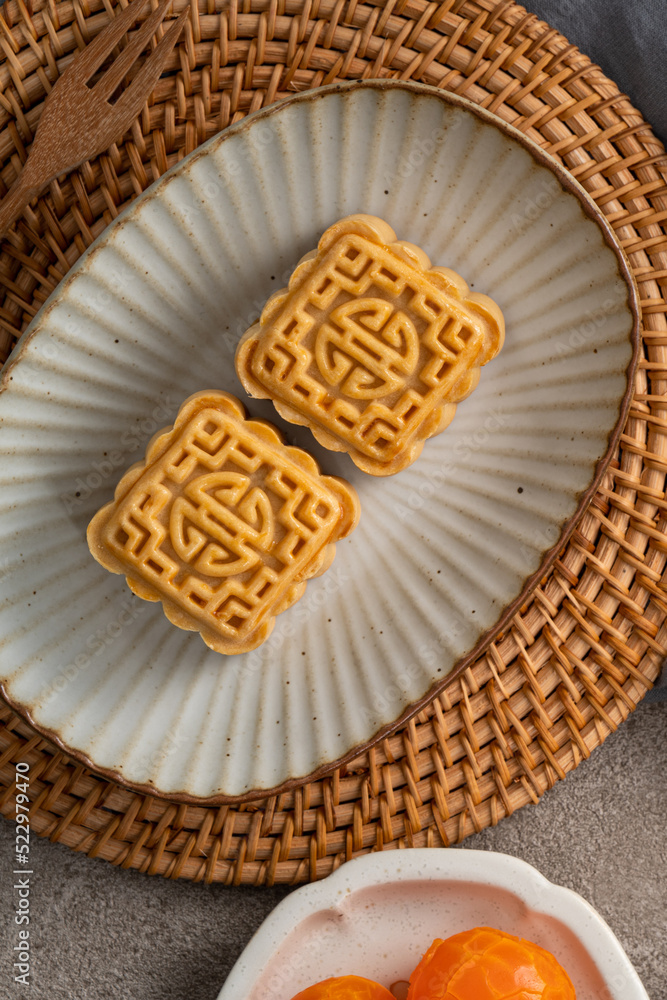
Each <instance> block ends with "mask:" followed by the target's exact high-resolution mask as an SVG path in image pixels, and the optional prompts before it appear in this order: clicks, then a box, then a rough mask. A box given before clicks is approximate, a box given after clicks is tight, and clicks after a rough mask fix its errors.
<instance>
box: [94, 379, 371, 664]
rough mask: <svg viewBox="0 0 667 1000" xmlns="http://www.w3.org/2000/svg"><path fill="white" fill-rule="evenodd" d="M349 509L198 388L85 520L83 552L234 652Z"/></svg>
mask: <svg viewBox="0 0 667 1000" xmlns="http://www.w3.org/2000/svg"><path fill="white" fill-rule="evenodd" d="M358 518H359V503H358V500H357V496H356V493H355V491H354V490H353V489H352V487H351V486H349V485H348V483H346V482H345V481H344V480H342V479H338V478H336V477H333V476H323V475H321V474H320V470H319V467H318V465H317V463H316V461H315V459H314V458H312V457H311V456H310V455H308V454H307V453H306V452H305V451H302V450H301V449H299V448H292V447H288V446H286V445H285V444H283V442H282V438H281V436H280V434H279V433H278V431H277V430H276V428H275V427H273V426H272V425H271V424H268V423H265V422H264V421H258V420H248V419H246V416H245V411H244V408H243V406H242V404H241V403H240V402H239V400H238V399H236V398H235V397H234V396H231V395H229V394H228V393H225V392H216V391H205V392H198V393H196V394H195V395H194V396H190V398H189V399H187V400H186V401H185V403H184V404H183V405H182V406H181V408H180V410H179V412H178V416H177V418H176V421H175V423H174V424H173V426H172V427H167V428H165V429H164V430H163V431H160V432H159V433H158V434H156V435H155V437H154V438H153V439H152V440H151V442H150V443H149V445H148V448H147V451H146V457H145V460H144V461H143V462H139V463H138V464H136V465H134V466H132V467H131V468H130V469H128V471H127V472H126V473H125V475H124V476H123V478H122V479H121V481H120V482H119V484H118V487H117V489H116V493H115V497H114V499H113V500H112V501H111V502H110V503H108V504H106V505H105V506H104V507H102V508H101V510H99V511H98V512H97V514H96V515H95V516H94V518H93V519H92V521H91V522H90V525H89V526H88V544H89V547H90V551H91V552H92V554H93V556H94V557H95V558H96V559H97V561H98V562H99V563H101V564H102V565H103V566H104V567H106V569H108V570H110V571H111V572H112V573H123V574H125V576H126V579H127V583H128V585H129V586H130V588H131V589H132V590H133V591H134V593H135V594H137V595H138V596H139V597H143V598H145V599H146V600H148V601H161V602H162V605H163V608H164V612H165V614H166V616H167V618H169V620H170V621H171V622H173V623H174V624H175V625H178V626H179V627H180V628H183V629H188V630H191V631H197V632H199V633H200V634H201V636H202V638H203V640H204V642H206V644H207V645H208V646H210V647H211V648H212V649H215V650H217V651H218V652H219V653H228V654H231V653H244V652H248V651H249V650H251V649H254V648H255V647H257V646H259V645H260V644H261V643H262V642H264V640H265V639H266V638H267V637H268V635H269V633H270V632H271V630H272V628H273V625H274V622H275V617H276V615H278V614H280V613H281V612H282V611H284V610H285V609H286V608H288V607H290V605H292V604H293V603H294V602H295V601H297V600H298V599H299V598H300V597H301V595H302V594H303V592H304V590H305V588H306V581H307V580H308V579H310V578H311V577H314V576H319V575H320V574H321V573H324V571H325V570H326V569H328V567H329V566H330V565H331V562H332V560H333V558H334V554H335V543H336V542H337V541H338V540H339V539H341V538H344V537H345V536H346V535H348V534H349V533H350V532H351V531H352V530H353V528H354V527H355V525H356V523H357V521H358Z"/></svg>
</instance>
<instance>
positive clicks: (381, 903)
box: [218, 848, 648, 1000]
mask: <svg viewBox="0 0 667 1000" xmlns="http://www.w3.org/2000/svg"><path fill="white" fill-rule="evenodd" d="M480 926H482V927H484V926H487V927H496V928H498V929H499V930H502V931H505V932H506V933H508V934H515V935H517V936H518V937H523V938H526V939H527V940H528V941H534V942H535V943H536V944H539V945H541V946H542V947H543V948H546V949H547V950H548V951H550V952H551V953H552V954H553V955H555V956H556V958H557V959H558V961H559V962H560V963H561V965H562V966H563V967H564V968H565V970H566V971H567V972H568V974H569V976H570V978H571V979H572V982H573V984H574V988H575V990H576V993H577V1000H600V998H601V997H605V998H606V1000H648V996H647V994H646V991H645V989H644V987H643V986H642V984H641V982H640V981H639V977H638V976H637V973H636V972H635V970H634V968H633V967H632V964H631V963H630V960H629V959H628V957H627V955H626V954H625V952H624V951H623V949H622V947H621V945H620V944H619V942H618V940H617V938H616V937H615V936H614V934H613V933H612V931H611V930H610V929H609V927H608V926H607V924H606V923H605V922H604V920H603V919H602V917H601V916H600V915H599V914H598V913H597V912H596V911H595V910H594V909H593V907H592V906H590V905H589V904H588V903H587V902H586V901H585V900H584V899H582V897H581V896H579V895H577V893H575V892H572V890H571V889H564V888H562V887H561V886H557V885H553V883H552V882H548V881H547V879H545V878H544V876H543V875H541V874H540V873H539V872H538V871H537V870H536V869H535V868H533V867H532V866H531V865H528V864H526V862H525V861H519V860H518V859H517V858H512V857H510V856H509V855H507V854H496V853H495V852H493V851H468V850H436V851H434V850H432V849H424V848H421V849H418V848H417V849H412V850H408V851H384V852H381V853H377V854H367V855H365V856H364V857H360V858H355V860H353V861H350V862H348V863H347V864H345V865H343V866H342V868H340V869H339V870H338V871H336V872H334V873H333V874H332V875H329V876H328V878H325V879H323V880H322V881H321V882H317V883H315V884H314V885H307V886H303V887H302V888H301V889H297V891H296V892H293V893H292V894H291V895H290V896H288V897H287V899H284V900H283V901H282V902H281V903H279V904H278V906H277V907H276V909H275V910H274V911H273V912H272V913H270V914H269V916H268V917H267V919H266V920H265V921H264V923H263V924H262V925H261V927H260V928H259V930H258V931H257V933H256V934H255V936H254V937H253V938H252V940H251V941H250V943H249V944H248V946H247V947H246V948H245V950H244V951H243V953H242V954H241V956H240V957H239V959H238V961H237V962H236V964H235V966H234V968H233V969H232V971H231V972H230V974H229V977H228V978H227V981H226V982H225V985H224V986H223V988H222V991H221V992H220V994H219V997H218V1000H237V998H238V997H243V998H244V1000H291V998H292V997H293V996H294V995H295V994H296V993H298V992H299V991H300V990H303V989H305V988H306V987H307V986H310V985H311V984H312V983H317V982H319V981H320V980H322V979H325V978H327V977H328V976H344V975H357V976H364V977H365V978H367V979H375V980H376V982H379V983H381V984H382V985H383V986H386V987H387V988H388V987H390V986H391V985H392V984H393V983H396V982H399V981H406V980H407V979H409V977H410V973H411V972H412V970H413V969H414V968H415V966H416V965H417V962H418V961H419V959H420V958H421V956H422V955H423V954H424V952H425V951H426V949H427V948H428V946H429V945H430V944H431V942H432V941H433V940H435V938H446V937H449V936H450V935H451V934H458V933H459V932H460V931H464V930H470V929H472V928H473V927H480Z"/></svg>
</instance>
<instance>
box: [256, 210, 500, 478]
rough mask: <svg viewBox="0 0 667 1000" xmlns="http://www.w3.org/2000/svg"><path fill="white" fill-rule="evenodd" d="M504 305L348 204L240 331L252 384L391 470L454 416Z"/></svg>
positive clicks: (360, 459) (340, 447) (327, 438)
mask: <svg viewBox="0 0 667 1000" xmlns="http://www.w3.org/2000/svg"><path fill="white" fill-rule="evenodd" d="M504 333H505V327H504V321H503V316H502V313H501V311H500V309H499V308H498V306H497V305H496V303H495V302H493V300H492V299H490V298H489V297H488V296H486V295H480V294H478V293H476V292H474V293H473V292H470V291H469V290H468V286H467V284H466V283H465V281H464V280H463V278H461V277H460V275H458V274H456V273H455V272H454V271H452V270H450V269H449V268H445V267H431V262H430V260H429V258H428V256H427V255H426V254H425V253H424V251H423V250H421V249H420V248H419V247H417V246H415V245H414V244H412V243H408V242H406V241H404V240H398V239H397V238H396V233H395V232H394V230H393V229H392V228H391V226H389V225H388V223H386V222H384V221H383V220H382V219H379V218H377V217H376V216H372V215H350V216H348V217H347V218H345V219H341V220H340V221H339V222H336V223H335V224H334V225H332V226H330V227H329V228H328V229H327V230H326V232H325V233H324V234H323V236H322V238H321V240H320V242H319V245H318V248H317V250H313V251H312V252H311V253H309V254H307V255H306V256H305V257H303V258H302V259H301V261H300V262H299V264H298V265H297V267H296V268H295V270H294V272H293V273H292V276H291V278H290V281H289V286H288V287H287V288H283V289H281V290H280V291H278V292H276V293H275V294H274V295H272V296H271V298H270V299H269V300H268V302H267V303H266V305H265V307H264V309H263V311H262V315H261V317H260V319H259V321H258V322H257V323H255V324H254V325H253V326H251V327H250V329H249V330H247V331H246V332H245V334H244V335H243V337H242V338H241V342H240V344H239V347H238V349H237V352H236V371H237V373H238V376H239V378H240V380H241V383H242V384H243V386H244V388H245V389H246V391H247V392H248V393H249V394H250V395H251V396H255V397H257V398H267V399H271V400H272V402H273V405H274V406H275V408H276V410H277V411H278V413H279V414H280V415H281V416H282V417H284V418H285V419H286V420H289V421H290V422H292V423H296V424H305V425H306V426H307V427H309V428H310V430H311V431H312V433H313V434H314V435H315V437H316V439H317V440H318V441H319V442H320V444H322V445H324V447H325V448H329V449H331V450H333V451H347V452H348V453H349V454H350V457H351V458H352V461H353V462H354V463H355V465H357V466H358V467H359V468H360V469H363V470H364V472H368V473H371V475H374V476H388V475H392V474H393V473H395V472H400V471H401V470H402V469H405V468H406V467H407V466H408V465H410V464H411V463H412V462H414V460H415V459H416V458H417V456H418V455H419V454H420V452H421V450H422V448H423V446H424V441H425V440H426V439H427V438H430V437H432V436H433V435H434V434H438V433H440V431H442V430H444V428H445V427H447V425H448V424H449V423H450V421H451V420H452V418H453V416H454V412H455V410H456V404H457V403H459V402H461V400H463V399H465V397H466V396H468V395H469V393H471V392H472V390H473V389H474V388H475V386H476V385H477V383H478V381H479V373H480V368H481V366H482V365H485V364H486V363H487V362H488V361H490V360H491V359H492V358H493V357H495V355H496V354H497V353H498V351H499V350H500V348H501V347H502V343H503V339H504Z"/></svg>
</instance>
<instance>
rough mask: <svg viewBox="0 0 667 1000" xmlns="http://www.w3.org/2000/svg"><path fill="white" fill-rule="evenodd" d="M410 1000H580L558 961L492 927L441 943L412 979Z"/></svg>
mask: <svg viewBox="0 0 667 1000" xmlns="http://www.w3.org/2000/svg"><path fill="white" fill-rule="evenodd" d="M408 1000H576V995H575V992H574V987H573V985H572V983H571V981H570V978H569V976H568V975H567V973H566V972H565V970H564V969H563V967H562V966H561V965H560V964H559V963H558V962H557V960H556V959H555V958H554V956H553V955H552V954H551V953H550V952H548V951H545V950H544V948H540V947H539V945H536V944H532V943H531V942H530V941H524V940H523V939H522V938H517V937H514V936H513V935H511V934H505V933H504V932H503V931H497V930H494V929H493V928H491V927H475V928H474V929H473V930H470V931H464V932H463V933H461V934H455V935H454V936H453V937H450V938H447V940H446V941H441V940H436V941H434V942H433V944H432V945H431V947H430V948H429V949H428V951H427V952H426V954H425V955H424V957H423V958H422V960H421V962H420V963H419V965H418V966H417V968H416V969H415V970H414V972H413V973H412V975H411V976H410V989H409V991H408Z"/></svg>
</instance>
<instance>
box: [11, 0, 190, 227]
mask: <svg viewBox="0 0 667 1000" xmlns="http://www.w3.org/2000/svg"><path fill="white" fill-rule="evenodd" d="M171 2H172V0H160V3H159V5H158V6H157V7H156V9H155V10H154V11H153V12H152V13H151V14H150V15H149V17H147V18H146V21H145V22H144V24H143V25H142V26H141V28H140V29H139V30H138V31H136V32H133V34H132V36H131V39H130V41H129V42H128V44H127V45H126V47H125V48H124V49H123V51H122V52H121V53H120V55H119V56H118V57H117V58H116V59H115V61H114V62H113V63H112V64H111V66H109V68H108V69H107V70H106V71H105V72H104V75H103V76H102V77H101V79H100V80H98V81H97V82H96V83H95V84H94V86H92V87H88V86H87V83H88V81H89V80H90V79H91V77H92V76H93V75H94V74H95V73H96V71H97V70H98V69H99V68H100V66H101V65H102V63H103V62H104V60H105V59H106V58H107V56H108V55H109V54H110V53H111V52H112V50H113V49H114V47H115V46H116V45H117V44H118V43H119V42H120V40H121V38H122V37H123V35H124V34H125V33H126V32H127V31H128V30H129V28H130V26H131V24H132V22H133V21H135V20H136V18H137V16H138V15H139V13H140V12H141V9H142V8H143V6H144V4H145V3H146V0H133V2H132V3H130V4H129V5H128V6H127V7H126V8H125V10H124V11H123V12H122V13H121V14H118V15H117V16H116V17H115V18H114V19H113V21H112V22H111V24H109V25H107V27H106V28H105V29H104V30H103V31H101V32H100V34H99V35H98V36H97V37H96V38H95V39H94V41H92V42H91V43H90V45H88V46H87V47H86V48H85V49H84V50H83V52H81V53H80V54H79V55H77V56H76V57H75V58H74V60H73V62H72V63H71V65H70V66H68V67H67V69H66V70H65V72H64V73H63V75H62V76H61V77H60V78H59V79H58V80H57V82H56V83H55V85H54V87H53V90H52V91H51V93H50V94H49V95H48V97H47V98H46V100H45V102H44V110H43V111H42V115H41V117H40V119H39V126H38V128H37V132H36V134H35V138H34V140H33V143H32V147H31V149H30V154H29V156H28V159H27V161H26V164H25V166H24V167H23V170H22V171H21V173H20V175H19V177H18V180H17V181H16V183H15V184H14V186H13V187H12V189H11V191H10V192H9V194H8V195H7V196H6V198H5V199H4V200H3V202H2V204H0V235H2V234H4V233H6V232H7V230H8V229H9V227H10V226H11V224H12V223H13V222H14V221H15V220H16V219H18V218H19V216H20V215H21V213H22V212H23V210H24V208H25V207H26V205H28V204H29V202H30V200H31V199H32V198H34V197H35V196H36V195H37V194H38V193H39V192H40V191H41V190H42V188H44V187H45V186H46V185H47V184H48V183H49V182H50V181H52V180H53V179H54V178H55V177H59V176H60V175H61V174H65V173H67V172H69V171H70V170H73V169H74V168H75V167H78V166H79V165H80V164H81V163H83V162H84V160H89V159H91V158H92V157H94V156H98V155H99V154H100V153H102V152H104V150H105V149H108V148H109V146H110V145H111V144H112V143H113V142H115V141H116V140H117V139H119V138H120V136H122V135H123V133H124V132H126V131H127V129H128V128H129V127H130V125H131V124H132V122H133V121H134V119H135V118H136V117H137V115H138V114H139V112H140V111H141V109H142V107H143V105H144V104H145V102H146V100H147V99H148V97H149V96H150V94H151V91H152V90H153V89H154V87H155V84H156V83H157V81H158V79H159V78H160V74H161V73H162V69H163V67H164V64H165V62H166V60H167V57H168V56H169V54H170V52H171V50H172V49H173V47H174V45H175V44H176V42H177V40H178V36H179V35H180V33H181V29H182V27H183V23H184V21H185V19H186V17H187V16H188V8H187V7H186V9H185V10H184V11H183V12H182V13H181V14H180V16H179V17H178V18H177V19H176V20H175V21H174V23H173V24H172V25H171V27H170V28H169V30H168V31H167V32H166V33H165V35H164V37H163V38H162V39H161V40H160V41H159V42H158V44H157V46H156V48H155V49H154V50H153V51H152V52H151V53H150V55H149V56H148V58H147V59H146V61H145V63H144V64H143V66H142V67H141V69H140V70H139V72H138V73H137V75H136V76H135V77H134V79H133V80H132V81H131V83H130V84H129V86H128V87H127V88H126V89H125V90H124V91H123V92H122V93H121V94H120V96H119V98H118V100H117V101H116V102H115V103H114V104H110V103H109V98H110V97H111V96H112V95H113V94H114V92H115V91H116V90H117V88H118V87H119V86H120V84H121V83H122V81H123V78H124V77H125V76H126V75H127V73H128V72H129V70H130V68H131V67H132V65H133V64H134V63H135V62H136V60H137V58H138V57H139V55H140V53H141V52H142V50H143V49H144V48H145V47H146V46H147V45H148V42H149V41H150V39H151V37H152V36H153V35H154V34H155V31H156V30H157V27H158V25H159V24H160V23H161V22H162V21H163V19H164V17H165V14H166V12H167V7H168V6H169V4H170V3H171Z"/></svg>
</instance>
